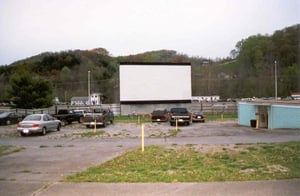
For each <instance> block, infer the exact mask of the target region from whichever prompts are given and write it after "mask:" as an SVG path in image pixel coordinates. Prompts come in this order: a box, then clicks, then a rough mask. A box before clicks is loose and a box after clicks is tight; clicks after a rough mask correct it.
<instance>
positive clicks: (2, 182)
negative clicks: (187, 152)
mask: <svg viewBox="0 0 300 196" xmlns="http://www.w3.org/2000/svg"><path fill="white" fill-rule="evenodd" d="M174 129H175V127H171V126H170V125H169V124H168V123H145V145H152V144H154V145H172V144H178V145H185V144H197V145H205V146H207V147H209V148H211V147H215V148H217V147H218V146H224V145H232V144H235V143H256V142H284V141H300V130H299V129H296V130H284V129H280V130H267V129H254V128H251V127H243V126H239V125H238V124H237V121H234V120H233V121H208V122H206V123H193V124H192V125H191V126H180V127H179V129H180V131H179V132H178V134H177V135H175V136H170V133H169V132H170V130H174ZM93 131H94V129H92V128H90V129H87V128H86V127H85V126H83V125H82V124H79V123H74V124H71V125H68V126H65V127H63V128H62V130H61V131H59V132H55V131H54V132H49V133H48V134H47V135H46V136H39V135H32V136H27V137H21V136H19V135H18V134H17V132H16V125H10V126H0V145H1V146H4V145H10V146H17V147H22V148H23V150H21V151H20V152H17V153H12V154H9V155H5V156H2V157H0V195H3V194H2V193H4V192H3V191H6V192H5V193H6V194H5V195H19V194H21V195H32V194H33V193H35V192H36V191H37V190H39V191H40V189H43V187H44V186H49V184H53V183H56V182H58V181H60V180H61V179H62V178H63V177H64V176H67V175H70V174H73V173H75V172H78V171H82V170H84V169H86V168H88V167H91V166H94V165H98V164H100V163H102V162H105V161H107V160H109V159H112V158H113V157H115V156H118V155H119V154H120V153H122V152H124V151H127V150H130V149H133V148H137V147H140V145H141V125H140V124H136V123H115V124H113V125H109V126H107V127H105V128H101V127H100V128H97V131H99V132H100V131H101V132H102V134H100V135H96V136H93V137H82V135H81V134H82V133H86V132H93ZM15 186H18V187H20V188H19V189H15ZM30 187H31V188H30ZM44 188H45V187H44Z"/></svg>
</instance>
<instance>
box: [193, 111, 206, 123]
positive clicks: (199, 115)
mask: <svg viewBox="0 0 300 196" xmlns="http://www.w3.org/2000/svg"><path fill="white" fill-rule="evenodd" d="M192 121H193V122H203V123H204V122H205V115H204V114H203V112H202V111H193V112H192Z"/></svg>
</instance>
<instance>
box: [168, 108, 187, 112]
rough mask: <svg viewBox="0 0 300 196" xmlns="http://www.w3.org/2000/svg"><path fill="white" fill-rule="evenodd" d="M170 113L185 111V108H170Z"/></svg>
mask: <svg viewBox="0 0 300 196" xmlns="http://www.w3.org/2000/svg"><path fill="white" fill-rule="evenodd" d="M171 113H187V110H186V109H185V108H172V109H171Z"/></svg>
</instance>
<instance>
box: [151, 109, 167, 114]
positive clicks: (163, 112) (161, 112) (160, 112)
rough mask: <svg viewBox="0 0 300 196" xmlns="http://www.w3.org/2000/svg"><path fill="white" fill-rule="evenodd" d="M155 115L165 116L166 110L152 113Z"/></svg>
mask: <svg viewBox="0 0 300 196" xmlns="http://www.w3.org/2000/svg"><path fill="white" fill-rule="evenodd" d="M152 114H153V115H164V114H165V111H164V110H154V111H153V112H152Z"/></svg>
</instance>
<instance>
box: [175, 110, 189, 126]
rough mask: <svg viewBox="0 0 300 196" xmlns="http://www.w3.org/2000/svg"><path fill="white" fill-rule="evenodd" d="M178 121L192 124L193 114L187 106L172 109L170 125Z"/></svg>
mask: <svg viewBox="0 0 300 196" xmlns="http://www.w3.org/2000/svg"><path fill="white" fill-rule="evenodd" d="M176 121H177V123H180V124H184V125H190V122H191V114H190V112H189V111H188V110H187V109H186V108H171V110H170V125H171V126H173V125H175V124H176Z"/></svg>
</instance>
